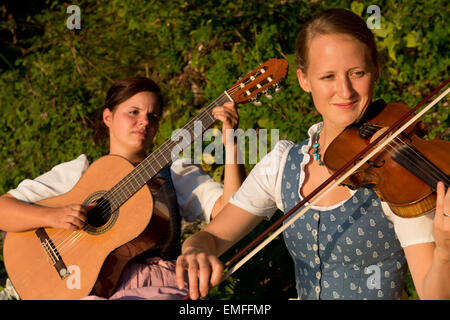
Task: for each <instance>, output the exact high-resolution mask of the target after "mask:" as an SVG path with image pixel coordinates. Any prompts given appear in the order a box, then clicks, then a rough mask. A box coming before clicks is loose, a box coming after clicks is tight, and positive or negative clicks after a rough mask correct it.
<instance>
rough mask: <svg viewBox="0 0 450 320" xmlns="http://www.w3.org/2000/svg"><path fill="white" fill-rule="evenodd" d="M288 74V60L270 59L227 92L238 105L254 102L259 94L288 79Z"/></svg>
mask: <svg viewBox="0 0 450 320" xmlns="http://www.w3.org/2000/svg"><path fill="white" fill-rule="evenodd" d="M287 72H288V62H287V61H286V60H284V59H275V58H272V59H269V60H267V61H266V62H264V63H263V64H261V65H259V66H258V68H256V69H255V70H253V71H251V72H249V73H248V74H247V75H246V76H245V77H244V78H242V79H240V80H239V81H237V82H236V83H235V84H234V85H233V86H232V87H231V88H230V89H228V90H227V93H228V94H229V95H230V96H231V98H232V99H233V101H234V102H236V103H245V102H248V101H250V100H254V99H255V98H256V97H257V96H258V95H259V94H261V93H264V92H266V91H267V90H268V89H269V88H270V87H274V86H276V85H277V84H278V82H279V81H280V80H282V79H283V78H284V77H286V75H287Z"/></svg>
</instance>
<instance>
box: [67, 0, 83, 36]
mask: <svg viewBox="0 0 450 320" xmlns="http://www.w3.org/2000/svg"><path fill="white" fill-rule="evenodd" d="M66 13H68V14H70V13H71V14H72V15H70V16H69V17H68V18H67V21H66V26H67V28H68V29H69V30H73V29H77V30H80V29H81V10H80V7H79V6H77V5H74V4H72V5H70V6H68V7H67V11H66Z"/></svg>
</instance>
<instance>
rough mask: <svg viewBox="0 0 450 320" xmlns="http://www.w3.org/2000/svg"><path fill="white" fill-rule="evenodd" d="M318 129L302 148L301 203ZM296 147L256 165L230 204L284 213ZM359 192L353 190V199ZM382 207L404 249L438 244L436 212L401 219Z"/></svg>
mask: <svg viewBox="0 0 450 320" xmlns="http://www.w3.org/2000/svg"><path fill="white" fill-rule="evenodd" d="M318 127H319V124H315V125H313V126H312V127H311V128H309V130H308V135H309V137H310V139H309V141H308V144H307V145H304V146H303V148H302V153H303V161H302V163H301V164H300V168H299V179H300V181H299V190H298V194H299V197H300V199H301V200H302V199H303V197H302V196H301V193H300V190H301V187H302V185H303V183H304V180H305V172H304V168H305V165H306V164H308V163H309V161H310V160H311V157H310V155H309V149H310V148H311V141H312V137H313V136H314V134H315V133H316V131H317V129H318ZM293 146H294V143H293V142H292V141H287V140H281V141H279V142H278V143H277V144H276V145H275V147H274V148H273V150H272V151H271V152H270V153H269V154H267V155H266V156H265V157H264V158H263V159H261V161H260V162H259V163H257V164H256V165H255V167H254V168H253V170H252V171H251V172H250V174H249V175H248V177H247V178H246V179H245V181H244V183H243V184H242V186H241V188H240V189H239V190H238V191H237V192H236V193H235V194H234V195H233V196H232V197H231V199H230V201H229V202H230V203H232V204H234V205H236V206H238V207H240V208H242V209H244V210H246V211H248V212H249V213H252V214H255V215H258V216H265V217H267V218H270V217H272V215H273V214H274V213H275V211H276V210H277V209H279V210H281V211H284V207H283V202H282V200H281V183H282V177H283V171H284V166H285V164H286V159H287V156H288V153H289V150H290V149H291V148H292V147H293ZM355 192H356V191H353V190H350V193H351V195H350V197H351V196H353V194H354V193H355ZM345 201H347V200H344V201H342V202H340V203H337V204H335V205H333V206H313V207H312V208H313V209H315V210H318V211H327V210H330V209H334V208H336V207H339V206H340V205H341V204H342V203H344V202H345ZM306 205H308V203H306ZM381 205H382V209H383V211H384V214H385V215H386V217H387V218H388V219H389V220H390V221H392V223H393V224H394V228H395V232H396V234H397V237H398V239H399V241H400V244H401V245H402V247H407V246H410V245H413V244H418V243H424V242H433V241H434V237H433V218H434V212H431V213H428V214H426V215H423V216H420V217H416V218H401V217H399V216H396V215H395V214H394V213H393V212H392V211H391V209H390V207H389V205H388V204H387V203H386V202H381Z"/></svg>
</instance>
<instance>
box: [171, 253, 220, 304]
mask: <svg viewBox="0 0 450 320" xmlns="http://www.w3.org/2000/svg"><path fill="white" fill-rule="evenodd" d="M185 270H187V272H188V283H189V297H190V298H191V299H192V300H196V299H198V298H199V294H200V295H201V296H202V297H204V296H206V295H207V294H208V292H209V289H210V288H212V287H214V286H216V285H218V284H219V283H220V282H221V279H222V272H223V264H222V262H221V261H220V260H219V259H218V258H217V257H216V256H215V255H212V254H209V253H207V252H206V251H204V250H203V249H199V248H195V247H187V248H183V254H182V255H181V256H179V257H178V259H177V264H176V279H177V285H178V288H179V289H180V290H181V289H183V288H184V271H185Z"/></svg>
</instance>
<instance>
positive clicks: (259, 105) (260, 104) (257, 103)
mask: <svg viewBox="0 0 450 320" xmlns="http://www.w3.org/2000/svg"><path fill="white" fill-rule="evenodd" d="M253 104H254V105H255V106H257V107H261V106H262V102H261V101H258V100H255V101H253Z"/></svg>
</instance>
